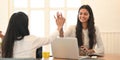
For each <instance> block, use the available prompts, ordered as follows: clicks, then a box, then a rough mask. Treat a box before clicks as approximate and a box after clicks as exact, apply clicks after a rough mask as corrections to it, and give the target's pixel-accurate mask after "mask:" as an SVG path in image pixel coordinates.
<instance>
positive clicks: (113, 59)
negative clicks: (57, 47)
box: [0, 54, 120, 60]
mask: <svg viewBox="0 0 120 60" xmlns="http://www.w3.org/2000/svg"><path fill="white" fill-rule="evenodd" d="M0 60H76V59H61V58H52V57H50V58H48V59H44V58H42V59H34V58H21V59H17V58H16V59H13V58H0ZM80 60H120V54H106V55H105V56H104V57H98V58H95V59H94V58H93V59H90V58H89V59H80Z"/></svg>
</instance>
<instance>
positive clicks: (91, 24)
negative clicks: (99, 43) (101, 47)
mask: <svg viewBox="0 0 120 60" xmlns="http://www.w3.org/2000/svg"><path fill="white" fill-rule="evenodd" d="M81 9H86V10H87V11H88V12H89V15H90V16H89V19H88V24H87V27H88V32H89V33H88V36H89V49H92V48H93V46H94V44H95V42H96V34H95V31H96V30H95V26H94V16H93V12H92V9H91V7H90V6H89V5H83V6H81V7H80V8H79V10H78V16H77V25H76V37H77V40H78V46H79V47H80V46H82V45H83V39H84V38H83V37H84V36H83V33H82V29H83V27H82V23H81V22H80V20H79V13H80V12H79V11H80V10H81Z"/></svg>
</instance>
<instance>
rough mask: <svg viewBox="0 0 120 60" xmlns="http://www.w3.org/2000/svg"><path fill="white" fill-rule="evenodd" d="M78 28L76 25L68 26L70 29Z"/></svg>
mask: <svg viewBox="0 0 120 60" xmlns="http://www.w3.org/2000/svg"><path fill="white" fill-rule="evenodd" d="M75 28H76V25H70V26H69V27H68V29H75Z"/></svg>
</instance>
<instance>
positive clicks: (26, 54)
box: [13, 32, 58, 58]
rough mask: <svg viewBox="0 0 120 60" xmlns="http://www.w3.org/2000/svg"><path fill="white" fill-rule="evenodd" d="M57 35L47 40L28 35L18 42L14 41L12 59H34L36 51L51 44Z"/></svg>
mask: <svg viewBox="0 0 120 60" xmlns="http://www.w3.org/2000/svg"><path fill="white" fill-rule="evenodd" d="M57 33H58V32H57ZM57 35H58V34H53V35H51V36H50V37H48V38H41V37H36V36H33V35H28V36H25V37H24V38H23V39H22V40H20V41H15V43H14V49H13V58H36V49H37V48H39V47H41V46H43V45H46V44H49V43H51V42H52V41H53V40H55V38H56V36H57Z"/></svg>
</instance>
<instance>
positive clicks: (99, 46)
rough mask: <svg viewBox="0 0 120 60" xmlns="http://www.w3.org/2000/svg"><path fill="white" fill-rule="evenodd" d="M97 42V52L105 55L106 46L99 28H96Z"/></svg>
mask: <svg viewBox="0 0 120 60" xmlns="http://www.w3.org/2000/svg"><path fill="white" fill-rule="evenodd" d="M96 44H97V46H96V47H95V49H94V51H95V54H97V55H100V56H103V55H104V46H103V42H102V39H101V36H100V32H99V30H98V28H96Z"/></svg>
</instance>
